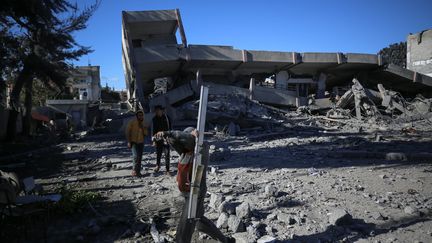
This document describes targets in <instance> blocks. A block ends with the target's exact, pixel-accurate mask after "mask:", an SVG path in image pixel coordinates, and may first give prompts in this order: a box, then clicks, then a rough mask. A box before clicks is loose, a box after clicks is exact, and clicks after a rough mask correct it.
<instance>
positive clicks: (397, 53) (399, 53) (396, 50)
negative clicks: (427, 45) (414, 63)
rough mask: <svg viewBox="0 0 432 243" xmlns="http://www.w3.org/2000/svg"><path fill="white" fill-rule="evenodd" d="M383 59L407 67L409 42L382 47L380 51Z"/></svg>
mask: <svg viewBox="0 0 432 243" xmlns="http://www.w3.org/2000/svg"><path fill="white" fill-rule="evenodd" d="M378 54H379V55H381V56H382V57H383V59H384V60H385V61H386V62H388V63H392V64H395V65H397V66H399V67H403V68H406V55H407V43H406V41H405V42H399V43H393V44H391V45H389V46H388V47H385V48H383V49H381V50H380V51H379V52H378Z"/></svg>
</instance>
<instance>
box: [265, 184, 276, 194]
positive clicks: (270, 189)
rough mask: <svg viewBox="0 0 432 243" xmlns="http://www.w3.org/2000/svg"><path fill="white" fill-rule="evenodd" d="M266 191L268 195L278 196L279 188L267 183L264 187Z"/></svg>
mask: <svg viewBox="0 0 432 243" xmlns="http://www.w3.org/2000/svg"><path fill="white" fill-rule="evenodd" d="M264 193H265V195H266V196H267V197H274V196H277V193H278V189H277V188H276V187H275V186H274V185H271V184H269V185H267V186H265V188H264Z"/></svg>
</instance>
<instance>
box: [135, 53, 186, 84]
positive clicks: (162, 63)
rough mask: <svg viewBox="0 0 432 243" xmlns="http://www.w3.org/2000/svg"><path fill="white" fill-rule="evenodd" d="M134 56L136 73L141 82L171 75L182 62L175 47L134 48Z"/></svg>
mask: <svg viewBox="0 0 432 243" xmlns="http://www.w3.org/2000/svg"><path fill="white" fill-rule="evenodd" d="M134 55H135V56H134V57H135V62H136V69H137V72H139V73H140V74H141V78H142V79H143V80H148V79H153V78H158V77H163V76H170V75H173V74H175V73H176V72H177V71H178V69H179V67H180V65H181V61H182V60H181V58H180V56H179V51H178V46H177V45H165V46H148V47H141V48H135V49H134Z"/></svg>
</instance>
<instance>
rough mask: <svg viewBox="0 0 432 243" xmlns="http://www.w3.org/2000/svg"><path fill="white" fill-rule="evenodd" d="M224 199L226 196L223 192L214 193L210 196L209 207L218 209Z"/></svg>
mask: <svg viewBox="0 0 432 243" xmlns="http://www.w3.org/2000/svg"><path fill="white" fill-rule="evenodd" d="M223 200H224V197H223V195H222V194H219V193H212V194H211V196H210V203H209V207H211V208H213V209H215V210H217V209H218V208H219V206H220V205H221V204H222V202H223Z"/></svg>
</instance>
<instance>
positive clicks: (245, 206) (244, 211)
mask: <svg viewBox="0 0 432 243" xmlns="http://www.w3.org/2000/svg"><path fill="white" fill-rule="evenodd" d="M250 213H251V210H250V206H249V203H247V202H243V203H242V204H240V205H239V206H237V208H236V215H237V217H239V218H247V217H249V216H250Z"/></svg>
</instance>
